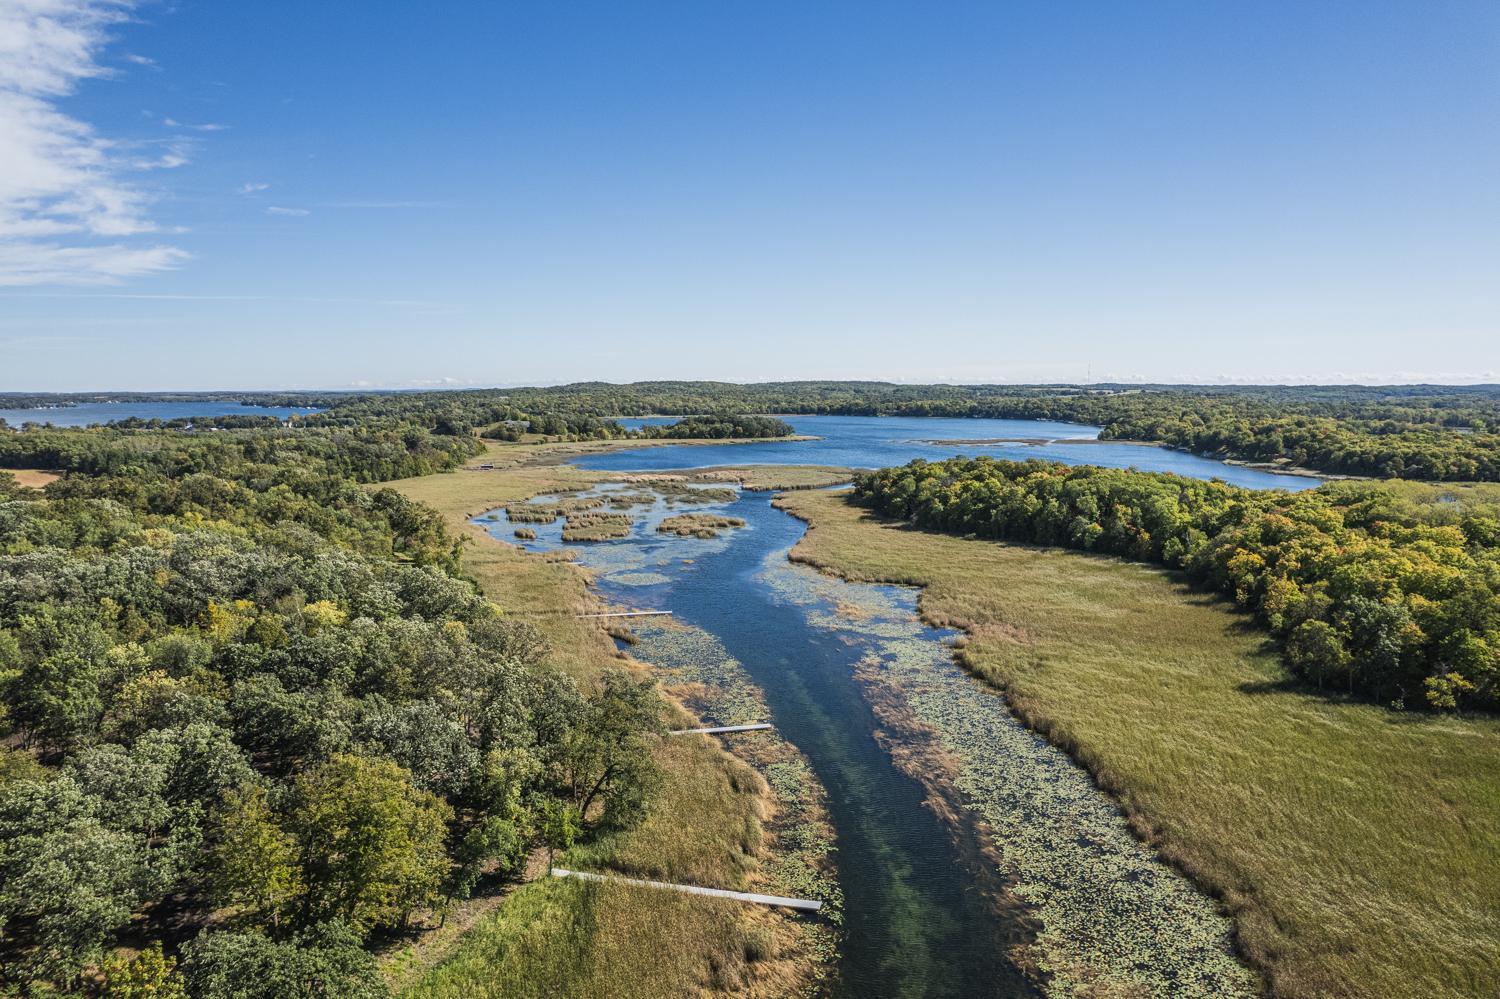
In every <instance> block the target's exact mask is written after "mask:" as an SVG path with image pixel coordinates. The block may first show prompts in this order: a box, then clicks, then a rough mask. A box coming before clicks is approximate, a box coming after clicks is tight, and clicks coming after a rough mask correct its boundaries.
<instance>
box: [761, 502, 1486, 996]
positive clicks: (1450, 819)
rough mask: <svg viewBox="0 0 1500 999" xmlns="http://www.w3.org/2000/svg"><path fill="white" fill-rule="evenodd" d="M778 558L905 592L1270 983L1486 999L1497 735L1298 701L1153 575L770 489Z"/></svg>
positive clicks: (1262, 657) (1284, 988) (1182, 594)
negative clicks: (1222, 917) (1217, 901)
mask: <svg viewBox="0 0 1500 999" xmlns="http://www.w3.org/2000/svg"><path fill="white" fill-rule="evenodd" d="M778 503H779V505H781V506H783V508H785V509H787V510H788V511H789V512H792V513H793V514H795V515H796V516H799V517H802V518H803V519H806V520H808V521H810V522H811V524H812V525H813V526H812V529H811V530H810V531H809V533H808V534H807V535H806V537H805V538H804V539H803V541H802V542H801V543H800V544H799V545H798V546H797V548H796V549H794V551H793V557H794V558H796V559H798V560H801V561H806V562H809V563H812V564H815V565H819V566H822V567H826V568H829V569H832V570H835V571H837V572H839V573H841V574H845V575H847V576H849V577H850V578H855V579H862V580H869V581H884V582H902V583H910V584H915V585H919V586H923V587H925V589H924V591H923V593H922V596H921V601H920V607H921V610H922V612H923V614H924V616H925V617H926V618H927V619H928V620H929V621H931V622H933V623H936V624H944V625H955V626H962V627H965V628H967V629H968V632H969V637H968V641H967V642H966V643H964V646H965V647H964V648H962V649H961V650H959V655H960V656H961V658H962V661H963V662H964V664H965V665H966V666H967V667H968V668H969V669H970V670H971V671H973V672H974V673H975V674H977V675H978V676H980V677H983V678H984V679H986V680H988V681H990V682H991V683H993V684H994V685H995V686H997V687H999V688H1001V689H1002V690H1003V691H1005V693H1006V695H1007V698H1008V700H1009V701H1010V703H1011V705H1012V707H1013V708H1014V709H1015V710H1016V711H1017V712H1018V713H1019V714H1020V715H1021V716H1022V717H1023V718H1024V719H1025V720H1026V721H1027V722H1028V723H1029V724H1031V725H1032V726H1033V727H1034V728H1036V729H1037V730H1038V731H1040V732H1042V733H1044V734H1045V735H1046V736H1047V737H1048V738H1049V739H1050V740H1051V741H1053V742H1054V743H1056V744H1058V745H1061V746H1062V747H1064V748H1066V749H1067V750H1068V751H1069V752H1071V753H1072V754H1073V755H1074V756H1075V758H1077V759H1078V760H1080V761H1081V762H1082V763H1084V764H1085V765H1086V766H1087V767H1088V768H1089V769H1090V770H1091V771H1092V772H1093V774H1094V775H1095V777H1096V779H1097V780H1098V781H1099V782H1100V784H1101V785H1103V786H1104V787H1105V788H1107V789H1108V790H1110V791H1112V792H1113V793H1114V794H1115V795H1116V797H1117V798H1118V800H1119V801H1120V803H1121V805H1122V806H1123V807H1124V808H1125V810H1126V812H1127V814H1128V815H1129V817H1130V819H1131V821H1132V824H1133V826H1134V827H1135V829H1136V830H1137V831H1138V832H1139V833H1140V834H1141V835H1142V836H1143V837H1145V838H1147V839H1148V840H1150V841H1152V842H1153V843H1155V844H1156V845H1157V846H1158V847H1159V849H1160V850H1161V852H1162V854H1163V855H1164V856H1165V857H1167V858H1168V859H1169V860H1171V861H1172V862H1174V863H1176V864H1177V865H1178V866H1180V867H1181V868H1182V869H1184V870H1186V871H1187V872H1188V873H1189V874H1191V875H1192V876H1193V877H1194V878H1195V879H1196V880H1197V881H1198V882H1199V883H1200V884H1201V885H1203V886H1204V887H1205V888H1207V889H1208V890H1210V891H1211V892H1213V893H1214V894H1216V895H1217V896H1218V897H1220V898H1221V899H1222V900H1223V902H1224V904H1225V905H1226V907H1227V908H1228V910H1229V912H1230V913H1231V915H1232V916H1233V918H1234V921H1235V926H1236V931H1237V937H1238V942H1239V945H1240V947H1241V949H1242V950H1243V952H1244V953H1245V955H1246V956H1247V957H1248V958H1249V959H1250V960H1251V961H1252V962H1253V963H1254V964H1256V965H1257V966H1258V967H1259V968H1260V969H1261V970H1262V971H1263V972H1264V973H1265V975H1266V977H1267V980H1268V983H1269V986H1270V988H1271V990H1272V992H1273V993H1274V994H1277V995H1288V996H1370V997H1387V996H1432V997H1438V996H1475V997H1479V996H1492V995H1494V994H1495V993H1494V988H1495V983H1496V982H1497V981H1500V891H1497V889H1496V886H1497V885H1500V722H1497V721H1496V720H1495V719H1490V718H1474V719H1464V718H1455V717H1432V716H1418V715H1413V714H1410V713H1396V712H1391V711H1387V710H1385V709H1383V708H1380V707H1376V706H1371V705H1367V704H1359V703H1349V702H1343V701H1338V700H1332V699H1327V698H1324V697H1320V696H1317V695H1316V693H1315V692H1313V691H1310V690H1308V689H1305V688H1302V687H1300V686H1298V685H1297V684H1295V683H1293V682H1291V681H1290V680H1289V679H1288V677H1287V675H1286V674H1285V673H1284V671H1283V670H1282V668H1281V665H1280V662H1279V660H1278V658H1277V656H1276V655H1275V653H1274V651H1273V650H1271V649H1270V648H1268V647H1267V646H1266V644H1265V641H1264V636H1263V635H1262V633H1260V632H1259V631H1258V630H1257V629H1255V628H1254V627H1253V626H1252V625H1251V623H1250V622H1249V621H1248V619H1246V618H1244V617H1242V616H1239V615H1236V614H1234V613H1232V612H1231V611H1230V610H1229V609H1227V608H1226V606H1225V605H1224V604H1222V603H1221V602H1218V601H1216V600H1213V599H1210V598H1208V597H1206V596H1204V595H1202V594H1199V593H1195V592H1193V591H1192V590H1190V589H1188V588H1186V587H1185V586H1184V585H1182V584H1181V583H1180V582H1179V581H1178V580H1176V579H1175V578H1173V577H1172V576H1170V575H1168V574H1167V573H1164V572H1160V571H1157V570H1154V569H1150V568H1148V567H1145V566H1141V565H1135V564H1128V563H1124V562H1120V561H1117V560H1113V559H1107V558H1097V557H1091V556H1086V555H1080V554H1076V553H1071V552H1065V551H1059V550H1052V549H1036V548H1027V547H1020V546H1014V545H1005V544H999V543H994V542H986V541H977V540H970V539H963V538H957V537H951V536H946V535H939V534H931V533H925V532H919V531H915V530H912V529H909V528H906V527H904V526H902V525H897V524H893V523H890V522H885V521H881V520H878V519H876V518H874V517H873V516H871V515H869V514H868V513H866V512H865V511H862V510H860V509H858V508H856V507H853V506H851V505H849V504H848V503H847V502H846V499H845V496H844V494H840V493H798V494H789V495H787V496H785V497H783V498H781V499H780V500H778Z"/></svg>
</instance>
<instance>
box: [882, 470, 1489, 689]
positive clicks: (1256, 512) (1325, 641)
mask: <svg viewBox="0 0 1500 999" xmlns="http://www.w3.org/2000/svg"><path fill="white" fill-rule="evenodd" d="M855 496H856V497H857V498H858V500H859V501H860V502H862V503H865V504H867V505H869V506H870V507H872V508H873V509H875V510H877V511H879V512H880V513H882V514H884V515H886V516H890V517H896V518H900V519H902V520H906V521H909V522H911V523H914V524H917V525H919V526H922V527H928V528H934V529H939V530H945V531H954V532H958V533H962V534H972V535H977V536H979V537H985V538H1001V539H1006V540H1012V541H1022V542H1030V543H1035V544H1044V545H1060V546H1064V547H1069V548H1076V549H1079V550H1083V551H1097V552H1107V553H1110V554H1114V555H1121V556H1124V557H1126V558H1131V559H1138V560H1140V561H1144V562H1151V563H1155V564H1158V565H1164V566H1168V567H1170V568H1174V569H1181V570H1183V571H1184V572H1186V573H1187V574H1188V575H1189V576H1190V577H1192V578H1193V579H1194V580H1196V581H1198V582H1199V583H1201V584H1203V585H1205V586H1208V587H1211V588H1213V589H1215V590H1218V591H1219V592H1221V593H1223V594H1225V595H1226V596H1228V597H1230V598H1231V599H1233V600H1234V601H1235V602H1236V603H1237V604H1239V605H1240V606H1241V607H1244V608H1245V609H1247V610H1250V611H1252V612H1254V613H1255V614H1256V615H1257V617H1258V618H1259V619H1260V620H1261V621H1262V622H1263V623H1264V624H1265V625H1266V626H1267V627H1268V628H1269V629H1270V630H1271V632H1272V633H1273V634H1274V635H1275V636H1277V638H1278V639H1279V640H1280V641H1281V643H1282V648H1283V650H1284V653H1285V659H1286V662H1287V663H1288V665H1289V666H1290V667H1291V669H1292V670H1293V671H1294V672H1296V673H1297V674H1298V675H1299V676H1301V677H1302V678H1304V679H1305V680H1306V681H1307V682H1309V683H1311V684H1313V685H1316V686H1317V687H1320V688H1326V689H1336V690H1341V691H1347V692H1350V693H1360V694H1363V695H1366V696H1369V697H1373V698H1377V699H1379V700H1382V701H1389V702H1395V703H1398V704H1403V705H1406V706H1409V707H1410V706H1416V705H1425V706H1429V707H1431V708H1436V709H1454V708H1459V707H1471V708H1481V709H1486V710H1494V709H1496V708H1500V508H1497V507H1496V505H1494V504H1490V505H1485V504H1479V505H1469V506H1466V505H1462V504H1457V503H1438V504H1428V505H1424V504H1418V503H1414V502H1409V501H1403V500H1402V499H1401V498H1400V496H1399V495H1397V494H1394V493H1392V492H1391V491H1389V490H1383V489H1381V488H1378V487H1374V486H1361V485H1356V484H1352V483H1341V484H1331V485H1325V486H1323V487H1321V488H1318V489H1315V490H1308V491H1305V492H1298V493H1286V492H1281V491H1276V490H1266V491H1253V490H1248V489H1241V488H1238V487H1235V486H1230V485H1226V484H1224V483H1222V482H1203V481H1199V480H1196V479H1186V478H1181V477H1179V476H1176V475H1168V474H1155V473H1142V472H1135V471H1122V470H1115V469H1104V468H1096V467H1090V466H1066V465H1059V464H1052V463H1048V462H1040V461H1028V462H1010V461H998V460H995V459H991V458H977V459H972V460H964V459H953V460H950V461H943V462H935V463H929V462H923V461H915V462H912V463H911V464H909V465H906V466H903V467H901V468H887V469H881V470H879V471H875V472H871V473H868V474H866V475H862V476H860V477H859V478H858V479H857V481H856V484H855Z"/></svg>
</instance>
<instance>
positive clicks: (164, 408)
mask: <svg viewBox="0 0 1500 999" xmlns="http://www.w3.org/2000/svg"><path fill="white" fill-rule="evenodd" d="M316 412H317V410H316V409H302V408H293V407H288V406H241V405H240V404H239V403H237V402H89V403H81V404H79V405H77V406H63V407H59V408H57V409H0V420H4V421H5V422H6V423H9V424H10V425H11V426H13V427H19V426H20V425H21V424H23V423H50V424H52V425H53V426H57V427H87V426H90V425H92V424H95V423H108V422H110V421H111V420H126V419H129V418H130V417H132V416H135V417H139V418H140V419H143V420H178V419H183V418H187V417H200V416H274V417H276V418H277V419H279V420H284V419H286V418H287V417H288V416H295V415H301V414H304V413H316Z"/></svg>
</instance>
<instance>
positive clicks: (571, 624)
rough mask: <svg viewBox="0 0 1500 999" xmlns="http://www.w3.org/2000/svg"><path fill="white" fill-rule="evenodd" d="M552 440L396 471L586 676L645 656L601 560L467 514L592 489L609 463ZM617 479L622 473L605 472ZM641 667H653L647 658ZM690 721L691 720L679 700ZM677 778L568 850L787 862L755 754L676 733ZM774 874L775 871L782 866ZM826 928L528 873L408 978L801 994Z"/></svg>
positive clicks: (655, 858) (503, 602)
mask: <svg viewBox="0 0 1500 999" xmlns="http://www.w3.org/2000/svg"><path fill="white" fill-rule="evenodd" d="M550 457H551V451H550V450H549V449H548V448H547V447H545V446H541V447H538V446H531V445H525V444H507V445H492V446H491V447H490V448H489V455H488V457H487V459H486V460H489V461H493V462H494V463H495V464H496V465H497V470H498V474H496V473H491V472H458V473H449V474H446V475H433V476H425V477H422V478H416V479H408V480H403V481H399V482H395V483H391V484H390V485H392V486H394V487H396V488H398V489H400V490H401V491H402V492H403V493H405V494H406V495H408V496H410V497H411V498H413V499H417V500H420V501H422V502H425V503H427V504H429V505H431V506H433V507H435V508H437V509H438V510H440V511H441V512H442V513H444V515H445V517H446V519H447V520H448V523H449V525H450V526H451V528H452V529H453V530H454V531H455V532H457V533H459V534H460V535H461V536H463V537H465V538H466V540H467V542H468V543H467V546H466V551H465V556H464V569H465V572H466V573H467V574H468V575H469V576H470V577H471V578H473V579H474V580H475V581H476V582H477V583H478V584H479V585H480V587H481V588H482V590H483V592H484V593H485V594H486V595H487V596H488V597H489V598H490V599H491V600H492V601H494V603H495V604H496V605H497V606H499V607H501V608H503V609H504V610H505V611H506V612H507V613H511V614H516V615H519V616H524V617H525V619H526V620H529V621H532V622H533V623H535V624H536V625H537V626H538V627H539V628H540V629H542V631H543V632H544V634H545V635H546V637H547V640H548V652H547V660H546V661H547V662H549V663H551V664H552V665H553V666H555V667H556V668H558V669H561V670H564V671H566V672H567V673H569V674H570V675H572V676H573V677H575V678H576V679H578V680H579V681H580V682H581V683H583V684H585V685H587V684H590V683H593V682H594V681H595V680H596V678H597V677H598V676H599V674H600V672H601V671H602V670H604V669H606V668H619V667H621V666H626V665H632V663H631V661H630V660H629V659H628V658H627V657H626V656H625V655H624V653H622V652H620V651H618V649H617V648H616V646H615V644H614V643H613V642H612V641H610V639H609V638H608V637H607V635H606V633H605V631H604V630H603V628H602V627H601V626H600V625H599V623H598V622H595V621H585V620H578V619H577V618H576V617H575V615H576V614H578V613H580V612H583V611H585V610H595V609H599V606H598V601H597V600H596V599H595V598H594V597H593V596H592V595H591V594H590V593H589V591H588V585H587V584H588V578H589V577H588V574H587V573H586V572H584V571H582V570H580V569H579V568H578V567H577V566H574V565H570V564H567V563H566V562H562V561H559V560H557V559H554V558H548V557H544V556H539V555H531V554H527V553H526V552H524V551H522V550H521V549H519V548H516V547H514V546H511V545H506V544H502V543H499V542H497V541H496V540H495V539H493V538H491V537H490V536H489V535H488V534H487V533H486V532H485V530H484V529H483V528H481V527H479V526H476V525H473V524H470V523H469V518H470V517H473V516H478V515H479V514H481V513H483V512H485V511H486V510H490V509H494V508H496V507H499V506H504V505H507V504H517V503H520V502H522V501H524V500H525V499H527V498H528V497H532V496H537V495H543V494H546V495H557V494H559V493H565V492H568V491H577V490H582V489H586V488H588V487H589V486H591V485H593V484H594V483H595V482H597V481H598V480H599V479H600V478H601V476H600V475H599V474H598V473H583V472H580V471H579V470H577V469H573V468H570V467H566V466H559V465H556V464H551V463H550ZM603 478H608V476H603ZM637 668H643V667H639V666H637ZM674 710H676V711H677V713H678V719H677V720H678V721H681V722H686V721H689V720H691V716H689V715H688V714H687V713H686V712H682V711H681V710H680V709H674ZM657 761H658V763H659V764H660V765H661V767H662V770H663V773H664V780H663V783H662V786H661V789H660V792H659V794H658V796H657V797H656V799H655V800H654V801H653V803H652V806H651V810H650V812H649V814H648V817H647V819H646V821H645V822H644V823H643V824H642V825H641V826H640V827H638V828H637V829H634V830H631V831H629V832H625V833H616V834H608V835H600V836H597V837H595V838H593V839H591V840H588V841H587V842H584V843H582V844H580V845H579V846H578V847H576V848H575V849H574V850H573V851H571V852H570V853H569V854H568V855H567V856H566V857H563V858H559V861H558V862H559V864H560V865H562V866H567V865H569V864H572V865H574V866H576V867H578V868H580V869H598V870H617V871H621V872H626V873H638V874H644V875H648V876H654V877H661V878H665V879H668V880H682V881H692V882H695V883H701V884H706V885H711V886H719V887H734V886H737V885H747V884H756V883H761V882H763V881H767V879H769V878H770V877H771V876H772V874H771V873H768V869H770V868H774V867H775V865H777V864H779V863H780V862H781V853H780V851H778V852H776V853H774V854H773V853H770V852H768V850H767V842H766V841H765V839H764V838H763V837H762V836H761V835H760V833H761V831H762V830H763V829H764V827H765V823H767V822H768V821H769V822H770V823H772V824H774V823H775V822H776V821H777V818H776V814H777V812H778V808H779V806H778V804H777V799H776V798H775V797H774V796H773V793H772V789H771V788H769V787H768V786H767V784H766V782H765V781H763V780H761V779H760V778H759V777H757V775H756V773H755V771H754V770H752V769H751V768H750V767H749V766H747V765H746V764H745V763H743V762H741V761H740V760H738V759H736V758H734V757H733V756H731V755H730V754H728V753H726V752H724V751H723V749H722V748H721V747H720V746H719V745H718V744H717V743H715V742H713V741H711V740H707V739H697V738H695V739H686V740H682V739H664V740H662V741H661V743H660V747H659V749H658V752H657ZM772 873H774V871H773V872H772ZM826 939H827V936H826V934H824V935H818V934H816V933H812V932H810V931H809V924H807V923H806V922H804V921H801V920H799V919H798V918H796V917H793V916H789V915H786V914H783V913H777V912H771V911H765V910H760V909H758V908H756V907H751V906H744V905H742V904H740V903H733V902H724V901H722V900H717V899H711V898H704V897H701V896H686V895H681V894H678V893H675V892H665V891H656V890H651V889H639V888H629V887H620V886H611V885H596V884H588V883H582V882H576V881H561V880H559V879H554V878H546V877H544V878H542V879H541V880H539V881H537V882H534V883H531V884H527V885H523V886H521V887H520V888H518V889H517V890H516V891H515V892H514V893H513V894H512V895H511V896H510V897H508V898H507V899H506V900H505V901H504V902H503V903H502V904H501V905H499V906H498V907H496V908H495V909H494V911H493V912H492V913H490V914H488V915H486V916H485V917H484V918H481V919H479V920H478V921H477V922H476V923H475V924H474V926H473V928H472V929H471V930H469V931H468V932H467V933H465V934H463V935H462V936H461V937H458V938H457V939H456V940H455V941H454V942H453V944H452V945H451V948H450V949H449V950H448V952H447V954H446V956H445V957H444V958H443V959H442V960H440V961H438V962H437V963H436V964H435V965H434V966H433V967H432V968H430V969H429V970H428V971H426V972H425V973H424V974H423V975H422V977H421V978H420V979H418V980H417V981H416V982H415V983H414V984H411V985H409V986H408V987H406V988H405V990H404V991H403V992H402V995H403V996H408V997H413V999H416V997H424V999H425V997H462V999H487V997H500V996H505V997H512V996H522V997H525V996H582V997H600V999H604V997H616V996H619V997H648V996H649V997H653V999H654V997H659V996H679V995H681V996H685V995H736V996H739V995H745V996H785V995H795V994H798V993H799V992H801V991H802V990H804V989H805V988H806V987H808V986H809V983H811V982H813V981H814V980H815V978H816V976H817V974H818V973H819V972H818V966H817V963H816V962H817V961H818V960H819V959H820V958H821V959H826V958H827V957H828V955H826V954H821V953H819V947H828V946H829V945H827V944H826Z"/></svg>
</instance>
